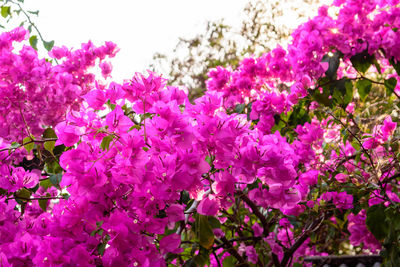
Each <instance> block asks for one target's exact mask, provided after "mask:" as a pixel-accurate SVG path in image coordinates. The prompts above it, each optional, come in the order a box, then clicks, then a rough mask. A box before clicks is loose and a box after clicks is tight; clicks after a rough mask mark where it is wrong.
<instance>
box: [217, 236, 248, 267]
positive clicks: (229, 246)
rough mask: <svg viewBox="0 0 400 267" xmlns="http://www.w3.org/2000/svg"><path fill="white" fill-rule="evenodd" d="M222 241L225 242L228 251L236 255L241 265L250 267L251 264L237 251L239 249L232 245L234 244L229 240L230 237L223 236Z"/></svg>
mask: <svg viewBox="0 0 400 267" xmlns="http://www.w3.org/2000/svg"><path fill="white" fill-rule="evenodd" d="M221 241H222V242H223V243H224V245H225V246H226V247H227V248H228V252H229V253H230V254H231V255H232V256H234V257H235V258H236V259H237V260H238V261H239V263H240V265H239V266H246V267H249V265H248V264H247V263H246V261H245V260H244V259H243V257H242V256H240V254H239V253H238V252H237V250H236V249H235V248H234V247H233V246H232V244H231V243H230V242H229V240H228V239H226V237H225V236H223V237H221Z"/></svg>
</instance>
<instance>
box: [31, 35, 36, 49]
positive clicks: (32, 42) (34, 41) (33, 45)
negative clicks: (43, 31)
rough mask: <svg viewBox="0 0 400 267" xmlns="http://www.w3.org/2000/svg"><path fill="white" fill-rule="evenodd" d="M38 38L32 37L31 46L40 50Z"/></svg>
mask: <svg viewBox="0 0 400 267" xmlns="http://www.w3.org/2000/svg"><path fill="white" fill-rule="evenodd" d="M37 43H38V38H37V36H36V35H32V36H31V37H30V38H29V44H30V45H31V46H32V48H33V49H35V50H38V48H37Z"/></svg>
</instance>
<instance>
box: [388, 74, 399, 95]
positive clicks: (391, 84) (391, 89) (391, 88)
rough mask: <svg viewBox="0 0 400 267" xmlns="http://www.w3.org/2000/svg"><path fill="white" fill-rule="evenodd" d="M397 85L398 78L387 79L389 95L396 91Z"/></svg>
mask: <svg viewBox="0 0 400 267" xmlns="http://www.w3.org/2000/svg"><path fill="white" fill-rule="evenodd" d="M396 85H397V79H396V78H395V77H392V78H390V79H387V80H385V87H386V93H387V95H388V96H390V95H391V94H392V93H393V92H394V88H395V87H396Z"/></svg>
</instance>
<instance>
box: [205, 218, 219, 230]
mask: <svg viewBox="0 0 400 267" xmlns="http://www.w3.org/2000/svg"><path fill="white" fill-rule="evenodd" d="M208 223H209V224H210V226H211V228H212V229H215V228H221V222H220V221H219V220H218V219H217V218H215V217H213V216H208Z"/></svg>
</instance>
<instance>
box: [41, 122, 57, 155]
mask: <svg viewBox="0 0 400 267" xmlns="http://www.w3.org/2000/svg"><path fill="white" fill-rule="evenodd" d="M43 138H44V139H49V138H53V139H54V138H57V135H56V133H55V132H54V129H52V128H47V129H46V130H45V131H44V133H43ZM55 145H56V142H55V141H47V142H45V143H44V148H45V149H46V150H47V151H49V152H50V153H51V154H53V150H54V147H55Z"/></svg>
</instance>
